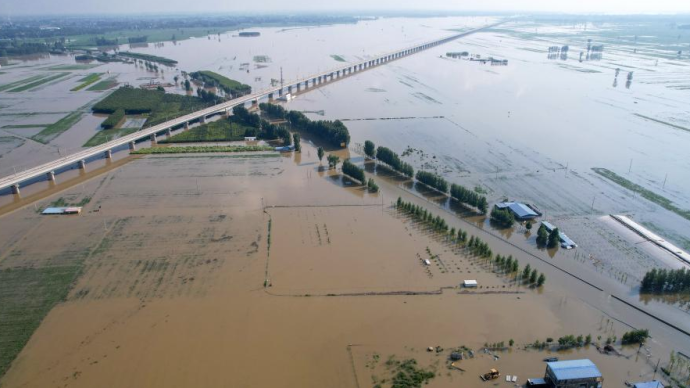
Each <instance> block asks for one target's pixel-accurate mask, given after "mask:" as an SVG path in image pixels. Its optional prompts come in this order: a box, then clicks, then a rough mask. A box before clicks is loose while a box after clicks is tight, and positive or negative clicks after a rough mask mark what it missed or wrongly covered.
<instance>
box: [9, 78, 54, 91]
mask: <svg viewBox="0 0 690 388" xmlns="http://www.w3.org/2000/svg"><path fill="white" fill-rule="evenodd" d="M43 77H45V75H35V76H33V77H29V78H25V79H23V80H19V81H15V82H12V83H9V84H5V85H2V86H0V92H4V91H5V90H9V89H13V88H16V87H19V86H21V85H24V84H27V83H29V82H34V81H36V80H39V79H41V78H43Z"/></svg>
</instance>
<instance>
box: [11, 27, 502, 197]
mask: <svg viewBox="0 0 690 388" xmlns="http://www.w3.org/2000/svg"><path fill="white" fill-rule="evenodd" d="M497 24H500V23H496V24H492V25H488V26H484V27H481V28H477V29H474V30H470V31H466V32H462V33H459V34H455V35H451V36H448V37H446V38H442V39H438V40H434V41H431V42H427V43H422V44H418V45H414V46H412V47H408V48H405V49H402V50H396V51H393V52H389V53H386V54H383V55H379V56H377V57H374V58H370V59H367V60H365V61H362V62H358V63H354V64H348V65H346V66H343V67H339V68H336V69H332V70H327V71H324V72H321V73H317V74H313V75H311V76H309V77H305V78H302V79H299V80H296V81H291V82H289V83H287V84H285V85H283V86H279V87H273V88H269V89H266V90H262V91H260V92H257V93H252V94H249V95H246V96H243V97H238V98H235V99H232V100H229V101H225V102H223V103H220V104H217V105H214V106H212V107H209V108H205V109H201V110H198V111H196V112H193V113H189V114H186V115H184V116H180V117H178V118H175V119H172V120H169V121H166V122H164V123H161V124H158V125H154V126H152V127H149V128H144V129H142V130H140V131H137V132H135V133H132V134H130V135H126V136H123V137H120V138H118V139H116V140H112V141H109V142H106V143H103V144H100V145H97V146H94V147H91V148H89V149H86V150H83V151H79V152H76V153H74V154H71V155H68V156H64V157H62V158H59V159H56V160H54V161H52V162H48V163H45V164H42V165H40V166H36V167H33V168H30V169H27V170H24V171H21V172H18V173H15V174H13V175H10V176H6V177H4V178H0V190H4V189H6V188H8V187H9V188H12V193H14V194H19V187H20V184H22V183H24V182H27V181H31V180H35V179H36V178H39V177H41V176H45V177H46V178H47V179H48V180H50V181H54V180H55V171H56V170H58V169H63V168H65V167H69V166H72V165H77V166H79V168H81V169H86V161H87V159H92V158H94V157H97V156H98V155H103V156H104V157H105V158H106V159H110V158H112V150H113V149H115V148H118V147H122V146H124V145H129V149H130V150H134V149H135V148H136V142H137V141H141V140H144V139H151V141H152V142H155V141H156V136H157V135H158V134H161V133H167V134H170V133H171V132H172V130H173V129H174V128H179V127H184V128H189V123H190V122H193V121H199V122H202V123H203V122H205V121H206V119H207V118H208V117H209V116H213V115H216V114H226V115H229V114H230V111H231V110H232V108H234V107H235V106H238V105H246V104H247V103H250V104H251V105H252V106H255V105H258V103H259V100H262V99H268V100H269V101H270V100H272V99H273V98H274V96H275V95H276V94H277V95H278V96H279V97H280V96H282V95H283V93H285V92H287V93H292V92H293V91H294V92H302V91H308V90H311V89H313V88H314V87H316V86H319V85H321V84H323V83H326V82H328V83H330V82H333V81H337V80H340V79H341V78H343V77H345V76H349V75H352V74H357V73H359V72H361V71H364V70H368V69H370V68H373V67H376V66H379V65H383V64H386V63H388V62H390V61H394V60H396V59H400V58H404V57H407V56H409V55H412V54H416V53H418V52H421V51H424V50H427V49H430V48H433V47H436V46H438V45H441V44H444V43H447V42H450V41H452V40H455V39H458V38H461V37H463V36H467V35H470V34H473V33H475V32H478V31H482V30H484V29H487V28H491V27H494V26H496V25H497ZM310 85H311V86H310Z"/></svg>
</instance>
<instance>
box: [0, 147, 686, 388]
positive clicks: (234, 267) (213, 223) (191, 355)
mask: <svg viewBox="0 0 690 388" xmlns="http://www.w3.org/2000/svg"><path fill="white" fill-rule="evenodd" d="M340 154H341V157H344V156H346V155H347V153H346V152H341V153H340ZM379 181H380V185H381V188H382V190H381V192H380V193H378V194H375V195H371V194H367V193H365V192H364V191H363V190H362V189H361V188H359V187H356V186H355V185H353V184H352V183H351V182H350V181H348V180H347V179H344V178H342V177H341V176H339V175H338V173H337V172H336V171H334V170H331V171H328V170H325V169H323V168H321V163H320V162H319V161H318V159H317V157H316V149H315V147H314V146H312V145H311V144H310V143H309V142H308V141H306V140H305V141H304V143H303V151H302V154H301V155H299V154H298V155H275V154H269V155H239V156H233V155H194V156H179V155H174V156H165V155H163V156H147V157H142V158H139V159H136V160H132V161H130V162H129V163H126V164H124V165H122V166H120V167H119V168H117V169H115V170H111V171H108V172H106V173H105V174H103V175H99V176H97V177H95V178H92V179H91V180H88V181H86V182H85V183H83V187H82V186H74V187H72V188H68V189H66V190H65V191H63V192H61V193H58V194H55V195H53V196H52V197H49V198H46V199H44V200H40V201H39V205H44V204H45V203H47V202H49V201H52V200H54V199H55V198H57V197H59V196H62V197H66V198H74V199H75V200H76V199H78V198H79V196H90V198H91V201H90V202H89V203H88V204H87V205H86V206H85V211H84V213H83V214H82V215H80V216H67V217H59V216H56V217H47V216H40V215H38V214H37V213H36V212H35V211H34V209H33V207H31V206H27V207H24V208H22V209H19V210H17V211H15V212H12V213H10V214H8V215H5V216H3V218H2V223H3V225H13V228H11V231H10V230H9V228H2V231H1V232H0V247H2V251H3V252H5V254H4V255H3V257H2V261H1V262H0V263H1V264H0V266H1V267H2V268H10V267H17V266H34V267H40V266H48V265H61V264H64V262H65V261H69V260H70V257H71V256H70V252H87V254H86V256H85V259H84V260H83V262H82V263H81V265H83V272H82V275H81V276H80V277H79V278H78V280H77V281H76V284H75V285H74V287H73V288H72V291H71V292H70V294H69V296H68V298H67V300H66V301H65V302H63V303H61V304H59V305H58V306H57V307H55V308H54V309H53V310H52V311H51V312H50V313H49V314H48V316H47V317H46V318H45V320H44V321H43V322H42V324H41V326H40V327H39V329H38V330H37V331H36V332H35V334H34V336H33V337H32V338H31V340H30V341H29V343H28V344H27V346H26V347H25V348H24V349H23V351H22V352H21V354H20V355H19V357H18V358H17V359H16V361H15V362H14V364H13V365H12V367H11V369H10V370H9V371H8V373H7V374H6V375H5V376H4V377H3V379H2V385H3V386H4V387H29V386H41V387H50V386H67V387H94V386H110V387H189V386H206V387H222V386H276V387H296V386H299V387H323V386H329V387H347V388H350V387H356V386H360V387H366V386H370V385H373V384H372V383H371V381H372V375H375V376H378V377H377V378H381V377H382V376H384V375H385V373H386V371H385V368H384V367H382V366H381V364H378V365H373V366H372V364H371V361H372V357H373V354H379V355H380V357H381V360H386V359H387V358H388V357H389V356H390V355H395V357H397V358H399V359H404V358H406V357H414V358H416V359H418V361H419V363H420V365H422V366H431V367H436V368H437V371H438V377H437V378H436V379H434V380H432V383H431V385H430V386H434V387H449V386H456V385H457V384H458V383H459V382H462V383H463V384H469V385H475V384H476V385H479V384H480V383H479V380H478V377H477V375H478V374H479V372H481V371H483V370H484V369H486V368H488V367H498V368H499V369H501V371H502V372H503V373H504V374H508V373H511V374H518V375H519V378H520V380H519V381H521V382H524V380H525V379H526V378H528V377H539V376H541V375H542V374H543V369H544V365H543V363H542V362H541V361H540V359H541V358H543V357H545V356H546V355H548V353H547V352H545V351H536V350H524V349H523V348H524V347H525V345H527V344H529V343H532V342H533V341H534V340H535V339H541V340H542V341H543V340H545V339H546V337H554V338H558V337H559V336H562V335H566V334H576V335H577V334H591V335H592V336H593V338H595V339H596V338H597V337H598V336H601V337H602V338H606V337H607V336H611V335H618V336H619V337H620V335H622V333H623V332H624V331H625V330H628V329H629V328H630V326H629V325H628V324H627V323H625V322H632V323H634V324H637V323H639V322H640V320H644V318H643V317H642V318H640V317H639V316H638V315H636V314H635V313H634V312H630V311H616V310H615V309H613V310H611V311H606V312H605V310H604V309H608V303H610V302H608V301H607V300H606V298H604V299H602V298H601V297H600V296H598V295H599V294H598V293H594V292H589V291H583V292H578V293H574V292H573V290H576V291H577V287H580V285H575V286H573V283H572V281H571V280H568V279H567V278H565V277H563V276H562V275H559V274H558V273H557V272H553V273H552V272H551V271H550V270H549V269H548V268H547V267H543V266H539V265H538V264H537V263H535V266H537V268H539V270H540V271H541V270H543V271H545V272H547V276H548V277H549V280H548V282H547V285H546V286H545V288H544V289H543V290H534V289H531V288H526V287H523V286H518V285H516V284H515V283H514V282H513V281H512V279H511V278H510V277H507V276H503V275H500V274H495V273H492V272H491V271H490V269H489V267H487V266H486V265H485V263H483V262H482V261H481V260H479V259H477V258H475V257H472V256H471V255H467V254H466V253H464V252H463V251H458V250H457V249H454V248H453V247H451V246H449V245H447V244H445V243H444V242H443V241H442V240H441V239H439V238H438V236H436V235H434V234H433V233H431V232H430V231H428V230H425V229H424V228H421V227H419V226H418V225H416V224H414V223H412V222H410V221H409V220H408V219H406V218H405V217H404V216H402V215H401V214H398V213H397V212H396V211H395V210H394V209H393V208H392V207H391V206H390V204H391V202H392V201H393V200H394V198H397V196H398V195H402V196H404V197H405V198H406V199H407V200H418V198H417V197H415V196H413V195H411V194H409V193H408V192H406V191H405V190H403V189H402V188H400V187H398V186H397V185H395V184H394V183H391V182H388V181H386V180H385V179H379ZM428 207H429V208H430V209H431V205H430V204H429V206H428ZM96 210H98V211H96ZM446 218H447V219H448V220H449V222H452V223H457V222H460V221H459V220H457V219H455V220H453V219H452V217H449V216H447V215H446ZM269 222H270V223H269ZM269 225H270V237H269ZM465 228H467V227H466V226H465ZM470 232H471V233H472V234H477V232H472V231H470ZM482 238H484V239H486V240H488V239H489V237H482ZM269 239H270V247H269ZM488 241H489V242H490V244H492V248H493V247H494V242H493V241H491V240H488ZM495 247H496V250H499V251H500V250H502V249H504V248H502V247H500V246H495ZM427 249H428V250H427ZM513 253H514V254H515V255H516V256H517V257H520V258H521V260H524V261H522V262H523V263H526V262H528V261H527V260H528V259H526V258H525V259H523V258H522V256H521V255H520V253H519V251H515V252H513ZM430 256H433V258H432V265H431V266H429V267H426V266H424V265H423V264H422V262H421V259H422V258H429V257H430ZM468 278H471V279H477V280H478V281H479V284H480V286H481V287H480V288H478V289H476V290H474V291H463V290H461V289H460V288H458V284H459V283H460V282H462V280H464V279H468ZM266 280H268V282H267V283H268V285H270V286H269V287H268V288H264V282H265V281H266ZM329 295H330V296H329ZM652 332H653V334H654V335H655V338H654V340H653V341H652V342H651V343H650V345H649V347H645V348H643V349H642V352H641V353H640V355H639V356H638V355H637V353H636V351H637V348H634V349H628V348H623V349H622V350H621V351H622V353H623V354H624V355H625V357H617V356H605V355H601V354H599V353H598V352H597V351H596V350H595V349H594V347H593V346H590V347H588V348H583V349H581V350H579V351H574V352H570V353H562V354H560V355H559V356H560V357H562V358H575V357H580V356H587V357H591V358H592V359H594V360H595V361H596V362H597V365H598V366H599V367H600V369H601V370H602V373H603V374H604V376H606V378H607V385H609V384H612V385H618V384H621V383H622V382H623V381H625V380H637V379H642V378H650V377H651V376H652V374H653V363H654V362H655V361H656V359H657V357H664V356H666V355H667V354H668V351H669V350H670V349H671V348H673V346H674V345H672V339H671V338H669V337H668V336H666V335H665V334H664V332H663V331H656V330H653V331H652ZM657 333H659V334H658V335H657ZM511 338H512V339H514V340H515V345H514V347H513V349H512V350H510V351H506V352H500V353H498V354H499V356H500V359H498V360H496V361H494V359H493V358H490V357H489V356H486V355H483V354H479V352H478V353H477V354H478V355H477V357H476V358H475V359H473V360H467V361H463V362H462V368H463V369H465V370H466V372H460V371H457V370H454V371H451V370H448V369H446V366H445V357H447V355H448V354H447V350H448V349H450V348H451V347H455V346H460V345H465V346H467V347H470V348H472V349H476V350H478V349H479V348H480V347H482V346H483V344H484V343H486V342H489V343H493V342H499V341H505V342H506V343H507V341H508V340H509V339H511ZM437 345H441V346H443V347H444V348H446V351H444V353H441V354H439V355H436V354H435V353H434V354H429V353H427V352H426V350H425V349H426V347H428V346H437ZM648 355H649V358H648ZM381 363H383V361H382V362H381ZM487 384H489V383H487ZM502 384H504V383H500V384H499V385H502Z"/></svg>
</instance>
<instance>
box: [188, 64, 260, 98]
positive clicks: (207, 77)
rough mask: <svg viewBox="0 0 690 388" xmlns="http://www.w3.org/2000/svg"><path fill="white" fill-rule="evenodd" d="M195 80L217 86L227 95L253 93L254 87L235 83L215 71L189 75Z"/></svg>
mask: <svg viewBox="0 0 690 388" xmlns="http://www.w3.org/2000/svg"><path fill="white" fill-rule="evenodd" d="M189 75H190V76H191V77H192V78H193V79H196V80H199V81H203V82H204V84H205V85H206V86H215V87H218V88H220V89H222V90H223V91H224V92H225V93H228V94H232V95H245V94H249V93H251V92H252V87H251V86H249V85H245V84H243V83H241V82H238V81H235V80H234V79H230V78H228V77H225V76H223V75H220V74H218V73H215V72H213V71H208V70H203V71H197V72H194V73H190V74H189Z"/></svg>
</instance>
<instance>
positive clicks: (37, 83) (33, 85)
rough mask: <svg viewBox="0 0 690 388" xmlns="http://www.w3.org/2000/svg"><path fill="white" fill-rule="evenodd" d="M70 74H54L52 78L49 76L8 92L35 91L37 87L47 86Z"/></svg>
mask: <svg viewBox="0 0 690 388" xmlns="http://www.w3.org/2000/svg"><path fill="white" fill-rule="evenodd" d="M69 74H70V73H58V74H53V75H50V76H48V77H44V78H41V79H39V80H36V81H33V82H30V83H28V84H24V85H22V86H20V87H18V88H15V89H11V90H9V91H8V92H9V93H17V92H24V91H27V90H29V89H33V88H36V87H38V86H41V85H43V84H46V83H48V82H52V81H55V80H57V79H60V78H63V77H65V76H67V75H69Z"/></svg>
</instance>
